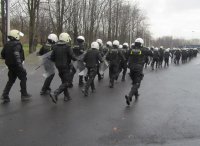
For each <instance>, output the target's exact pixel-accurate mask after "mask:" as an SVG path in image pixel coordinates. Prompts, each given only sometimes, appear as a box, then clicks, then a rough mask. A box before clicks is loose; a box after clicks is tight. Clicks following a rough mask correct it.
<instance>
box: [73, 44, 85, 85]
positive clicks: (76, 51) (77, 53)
mask: <svg viewBox="0 0 200 146" xmlns="http://www.w3.org/2000/svg"><path fill="white" fill-rule="evenodd" d="M85 50H86V46H84V43H81V44H79V45H77V46H75V47H74V48H73V52H74V54H75V56H76V57H80V56H81V55H83V54H84V51H85ZM72 70H73V75H72V79H73V77H74V74H75V73H76V70H75V69H74V68H73V69H72ZM83 84H84V83H83V76H82V75H79V86H83Z"/></svg>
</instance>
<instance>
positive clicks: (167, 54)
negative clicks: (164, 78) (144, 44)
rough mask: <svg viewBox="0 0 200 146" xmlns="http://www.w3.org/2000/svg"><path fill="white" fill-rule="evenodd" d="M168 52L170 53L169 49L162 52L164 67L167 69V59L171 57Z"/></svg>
mask: <svg viewBox="0 0 200 146" xmlns="http://www.w3.org/2000/svg"><path fill="white" fill-rule="evenodd" d="M169 51H170V48H168V49H166V50H165V51H164V61H165V65H164V67H169V57H171V54H170V52H169Z"/></svg>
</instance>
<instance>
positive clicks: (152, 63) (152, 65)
mask: <svg viewBox="0 0 200 146" xmlns="http://www.w3.org/2000/svg"><path fill="white" fill-rule="evenodd" d="M154 64H155V59H153V61H152V62H151V67H152V70H154Z"/></svg>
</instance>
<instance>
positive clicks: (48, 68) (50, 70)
mask: <svg viewBox="0 0 200 146" xmlns="http://www.w3.org/2000/svg"><path fill="white" fill-rule="evenodd" d="M51 53H52V51H50V52H48V53H46V54H44V55H42V56H39V58H40V60H41V61H42V65H43V67H44V71H45V72H44V73H43V77H45V78H48V77H49V76H51V75H52V74H55V65H54V63H53V62H52V61H51V60H50V56H51Z"/></svg>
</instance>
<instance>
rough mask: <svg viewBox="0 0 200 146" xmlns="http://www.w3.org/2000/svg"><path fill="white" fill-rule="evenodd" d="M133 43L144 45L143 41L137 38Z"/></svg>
mask: <svg viewBox="0 0 200 146" xmlns="http://www.w3.org/2000/svg"><path fill="white" fill-rule="evenodd" d="M135 43H140V44H141V45H143V44H144V40H143V39H142V38H137V39H136V40H135Z"/></svg>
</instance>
